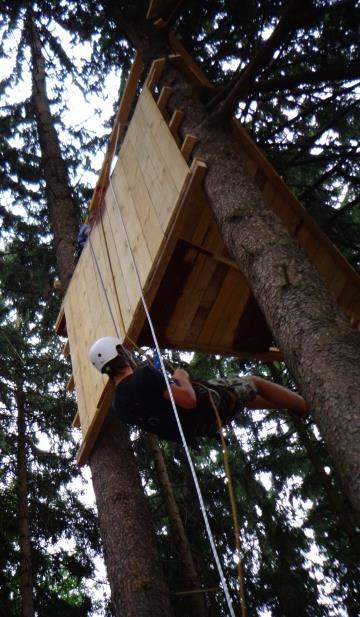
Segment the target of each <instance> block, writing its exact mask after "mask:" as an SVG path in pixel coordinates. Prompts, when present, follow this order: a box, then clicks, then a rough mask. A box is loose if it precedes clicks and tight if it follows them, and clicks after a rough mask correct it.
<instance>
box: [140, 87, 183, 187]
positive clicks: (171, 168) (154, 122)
mask: <svg viewBox="0 0 360 617" xmlns="http://www.w3.org/2000/svg"><path fill="white" fill-rule="evenodd" d="M141 107H142V110H143V112H144V114H145V115H146V117H147V119H148V122H149V124H150V126H151V131H152V135H153V138H154V140H155V141H156V143H157V145H158V147H159V150H160V153H161V155H162V158H163V161H164V163H165V165H166V168H167V170H168V172H169V173H170V175H171V176H172V178H173V180H174V183H175V186H176V187H177V189H178V190H179V191H180V190H181V188H182V186H183V184H184V181H185V178H186V176H187V174H188V171H189V168H188V166H187V164H186V162H185V161H184V159H183V157H182V154H181V152H180V150H179V148H178V146H177V144H176V142H175V140H174V138H173V136H172V134H171V132H170V130H169V127H168V126H167V124H166V122H165V120H164V119H163V117H162V115H161V114H160V112H159V110H158V108H157V106H156V103H155V101H154V100H153V98H152V95H151V93H150V92H149V91H147V89H146V88H144V91H143V95H142V99H141Z"/></svg>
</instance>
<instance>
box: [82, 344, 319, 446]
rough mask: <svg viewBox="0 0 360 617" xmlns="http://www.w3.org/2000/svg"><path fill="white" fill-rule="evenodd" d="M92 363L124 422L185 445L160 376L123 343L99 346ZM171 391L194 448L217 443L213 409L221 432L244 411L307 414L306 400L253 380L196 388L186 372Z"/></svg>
mask: <svg viewBox="0 0 360 617" xmlns="http://www.w3.org/2000/svg"><path fill="white" fill-rule="evenodd" d="M89 358H90V361H91V362H92V364H93V366H94V367H95V368H96V369H97V370H98V371H100V372H101V373H103V374H106V375H108V376H109V378H110V379H111V381H112V383H113V384H114V386H115V392H114V397H113V402H112V408H113V409H114V410H115V412H116V414H117V415H118V417H119V418H120V419H121V420H122V421H123V422H126V423H127V424H129V425H131V426H138V427H140V428H141V429H143V430H145V431H148V432H152V433H155V434H156V435H158V436H159V437H160V438H163V439H167V440H169V441H175V442H178V443H181V437H180V433H179V430H178V426H177V422H176V419H175V416H174V412H173V409H172V405H171V402H170V394H169V391H168V389H167V386H166V382H165V378H164V376H163V374H162V373H161V372H160V371H159V370H157V369H155V368H153V367H151V366H149V365H143V366H139V367H138V366H136V363H135V361H134V358H133V356H132V354H131V353H130V352H129V351H128V350H127V349H126V348H125V347H124V346H123V345H122V343H121V341H120V339H118V338H116V337H112V336H105V337H103V338H100V339H98V340H97V341H95V343H93V345H92V346H91V348H90V350H89ZM170 388H171V392H172V396H173V398H174V401H175V404H176V408H177V410H178V415H179V419H180V422H181V426H182V429H183V432H184V435H185V437H186V439H187V441H189V442H190V443H191V441H193V440H194V439H196V438H197V437H206V436H207V437H211V436H213V437H216V434H217V433H218V431H219V425H218V420H217V418H216V412H215V410H214V404H215V405H216V409H217V410H218V414H219V417H220V419H221V424H222V426H225V425H226V424H229V423H230V422H231V421H232V420H233V419H234V418H235V417H236V416H237V415H238V414H239V413H240V412H241V411H242V410H243V408H244V407H248V408H250V409H284V408H286V409H289V410H292V411H294V412H296V413H298V414H299V415H300V416H306V415H307V414H308V412H309V406H308V405H307V403H306V402H305V400H304V399H303V398H302V396H300V395H299V394H297V393H296V392H293V391H291V390H288V389H287V388H284V387H283V386H280V385H278V384H275V383H273V382H270V381H268V380H266V379H263V378H261V377H258V376H255V375H251V376H247V377H238V378H236V379H232V380H227V379H212V380H210V381H207V382H201V383H199V382H195V383H192V382H191V381H190V377H189V374H188V372H187V371H185V370H184V369H182V368H176V369H175V370H174V372H173V375H172V378H171V379H170Z"/></svg>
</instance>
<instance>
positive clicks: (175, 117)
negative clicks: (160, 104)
mask: <svg viewBox="0 0 360 617" xmlns="http://www.w3.org/2000/svg"><path fill="white" fill-rule="evenodd" d="M184 116H185V114H184V112H183V111H181V110H180V109H174V111H173V114H172V116H171V118H170V122H169V130H170V133H171V135H172V136H173V138H174V139H175V141H176V144H177V146H178V147H179V145H180V137H179V135H178V131H179V129H180V126H181V123H182V121H183V119H184Z"/></svg>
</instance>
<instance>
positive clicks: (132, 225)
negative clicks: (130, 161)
mask: <svg viewBox="0 0 360 617" xmlns="http://www.w3.org/2000/svg"><path fill="white" fill-rule="evenodd" d="M112 183H113V187H114V191H115V192H116V193H117V194H118V195H121V198H120V199H118V200H117V201H116V200H115V199H112V200H111V202H109V208H110V209H111V215H110V217H111V228H112V233H113V235H114V237H115V238H117V239H118V242H119V243H120V242H122V243H123V245H126V240H125V233H124V227H126V234H127V236H128V238H129V242H130V245H131V248H132V251H133V257H134V260H135V263H136V267H137V269H138V273H139V276H140V281H141V284H142V285H144V284H145V282H146V279H147V277H148V274H149V272H150V269H151V267H152V264H153V258H152V256H151V254H150V251H149V249H148V246H147V242H146V238H145V237H144V230H143V228H142V225H141V223H140V220H139V217H138V213H137V210H136V208H135V205H134V203H133V200H132V196H131V193H130V192H129V187H128V186H127V182H126V175H125V172H124V169H123V167H122V164H121V161H120V160H119V161H118V163H117V166H116V169H115V170H114V173H113V177H112ZM119 260H120V262H121V257H120V256H119Z"/></svg>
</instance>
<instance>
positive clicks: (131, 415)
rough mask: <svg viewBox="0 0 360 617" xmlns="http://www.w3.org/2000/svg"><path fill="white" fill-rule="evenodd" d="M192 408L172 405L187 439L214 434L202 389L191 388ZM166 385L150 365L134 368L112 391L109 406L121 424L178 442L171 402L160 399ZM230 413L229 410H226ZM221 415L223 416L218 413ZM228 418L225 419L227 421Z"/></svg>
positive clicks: (212, 421)
mask: <svg viewBox="0 0 360 617" xmlns="http://www.w3.org/2000/svg"><path fill="white" fill-rule="evenodd" d="M193 388H194V390H195V394H196V407H195V408H194V409H183V408H182V407H180V406H179V405H177V406H176V408H177V410H178V414H179V418H180V422H181V426H182V429H183V431H184V434H185V437H186V439H187V440H190V441H191V440H192V439H194V438H196V437H201V436H209V435H215V434H216V432H217V423H216V419H215V413H214V410H213V407H212V405H211V403H210V402H209V397H208V394H207V391H206V389H204V388H201V387H199V386H197V385H193ZM165 390H166V383H165V379H164V377H163V375H162V373H161V372H160V371H158V370H156V369H154V368H152V367H150V366H142V367H139V368H137V369H135V371H134V373H133V374H132V375H129V376H128V377H126V379H124V381H122V382H121V383H120V384H119V385H118V386H117V387H116V390H115V395H114V400H113V407H114V409H115V410H116V412H117V413H118V416H119V418H120V419H121V420H123V422H126V423H127V424H130V425H132V426H139V427H140V428H142V429H144V430H145V431H148V432H152V433H155V434H156V435H158V436H159V437H160V438H163V439H168V440H170V441H176V442H178V443H181V437H180V433H179V430H178V427H177V422H176V418H175V414H174V410H173V408H172V405H171V402H170V401H167V400H166V399H164V398H163V393H164V392H165ZM229 414H230V411H229ZM221 415H223V414H221ZM232 416H233V414H231V417H229V418H228V419H227V421H229V420H230V419H232Z"/></svg>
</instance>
